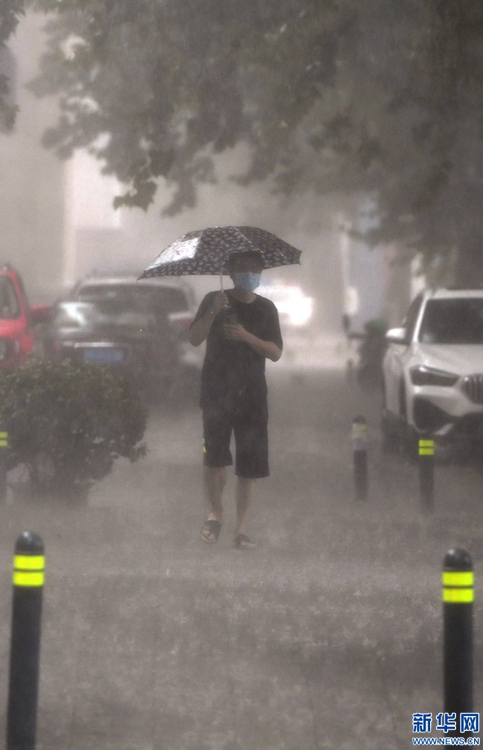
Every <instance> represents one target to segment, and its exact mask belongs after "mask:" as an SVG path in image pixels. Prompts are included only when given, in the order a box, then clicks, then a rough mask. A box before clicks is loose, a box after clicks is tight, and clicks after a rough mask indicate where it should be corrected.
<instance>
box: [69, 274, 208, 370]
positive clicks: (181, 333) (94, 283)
mask: <svg viewBox="0 0 483 750" xmlns="http://www.w3.org/2000/svg"><path fill="white" fill-rule="evenodd" d="M69 297H70V298H72V299H79V300H96V299H98V298H102V299H105V298H110V299H120V300H123V301H124V302H125V303H127V302H128V301H129V300H135V301H136V303H137V304H139V305H141V306H143V307H144V308H146V309H149V310H154V311H156V310H158V309H159V310H164V311H166V313H167V315H168V320H169V322H170V324H171V326H172V327H173V329H174V330H175V331H176V334H177V337H178V340H179V342H180V353H179V356H180V361H181V363H182V365H183V366H184V367H185V368H186V370H189V369H193V370H194V371H195V374H199V372H200V371H201V367H202V365H203V356H204V350H203V348H202V347H199V348H198V349H196V348H195V347H193V346H191V344H190V343H189V326H190V323H191V321H192V320H193V318H194V316H195V314H196V310H197V306H196V303H195V297H194V293H193V290H192V289H191V287H190V286H189V284H188V283H186V282H185V281H184V280H181V279H177V278H176V279H175V278H150V279H141V280H138V279H137V278H136V276H113V277H103V276H91V277H87V278H85V279H83V280H81V281H79V282H78V283H77V284H76V285H75V287H74V288H73V289H72V291H71V292H70V294H69Z"/></svg>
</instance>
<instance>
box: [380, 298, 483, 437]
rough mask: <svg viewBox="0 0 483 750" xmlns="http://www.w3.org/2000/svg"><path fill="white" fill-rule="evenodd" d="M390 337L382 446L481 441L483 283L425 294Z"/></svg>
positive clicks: (385, 383)
mask: <svg viewBox="0 0 483 750" xmlns="http://www.w3.org/2000/svg"><path fill="white" fill-rule="evenodd" d="M386 340H387V342H388V344H389V346H388V349H387V352H386V355H385V357H384V361H383V390H384V398H383V409H382V429H383V439H384V441H385V444H386V445H387V446H388V447H392V446H394V445H396V444H397V443H399V444H402V445H403V446H404V447H406V448H410V447H411V446H412V445H414V444H415V438H416V437H417V436H418V435H420V434H428V433H430V434H431V435H432V436H434V437H435V439H436V441H437V442H439V443H447V444H457V443H459V444H460V445H465V446H466V445H468V444H472V445H483V289H438V290H426V291H424V292H421V293H420V294H419V295H418V296H417V297H416V298H415V299H414V300H413V302H412V303H411V305H410V307H409V310H408V312H407V315H406V317H405V319H404V321H403V324H402V327H400V328H393V329H391V330H389V331H388V332H387V334H386Z"/></svg>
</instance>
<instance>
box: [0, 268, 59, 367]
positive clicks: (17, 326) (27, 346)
mask: <svg viewBox="0 0 483 750" xmlns="http://www.w3.org/2000/svg"><path fill="white" fill-rule="evenodd" d="M50 313H51V307H50V305H32V306H31V305H30V304H29V302H28V299H27V295H26V292H25V288H24V285H23V282H22V278H21V276H20V273H19V272H18V271H17V270H16V269H15V268H13V267H12V266H11V265H10V264H8V263H7V264H5V265H3V266H2V267H1V268H0V367H17V366H18V365H24V364H25V363H26V362H27V360H28V358H29V355H30V354H31V353H32V352H33V351H34V350H35V348H36V345H37V344H38V343H39V336H37V335H36V327H37V326H38V325H40V324H43V323H45V322H46V321H47V320H48V318H49V315H50Z"/></svg>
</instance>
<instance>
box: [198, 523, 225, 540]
mask: <svg viewBox="0 0 483 750" xmlns="http://www.w3.org/2000/svg"><path fill="white" fill-rule="evenodd" d="M220 529H221V523H220V521H215V520H214V519H208V521H205V523H204V525H203V528H202V529H201V538H202V539H203V541H204V542H206V544H214V543H215V542H217V541H218V537H219V535H220ZM209 537H210V538H209Z"/></svg>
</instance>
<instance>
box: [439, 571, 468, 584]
mask: <svg viewBox="0 0 483 750" xmlns="http://www.w3.org/2000/svg"><path fill="white" fill-rule="evenodd" d="M474 581H475V574H474V573H473V571H472V570H466V571H459V572H458V571H454V570H451V571H450V570H444V571H443V586H450V587H453V586H465V587H468V586H473V584H474Z"/></svg>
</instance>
